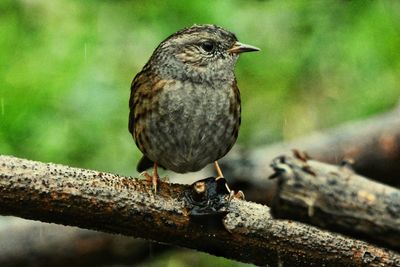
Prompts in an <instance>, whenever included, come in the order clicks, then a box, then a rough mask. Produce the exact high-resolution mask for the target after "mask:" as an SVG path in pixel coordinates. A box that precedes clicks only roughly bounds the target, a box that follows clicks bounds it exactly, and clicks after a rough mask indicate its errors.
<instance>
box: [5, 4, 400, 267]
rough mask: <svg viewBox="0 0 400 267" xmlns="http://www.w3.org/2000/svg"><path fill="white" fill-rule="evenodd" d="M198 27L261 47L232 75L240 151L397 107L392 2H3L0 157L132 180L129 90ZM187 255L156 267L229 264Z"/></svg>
mask: <svg viewBox="0 0 400 267" xmlns="http://www.w3.org/2000/svg"><path fill="white" fill-rule="evenodd" d="M194 23H197V24H202V23H213V24H217V25H219V26H222V27H225V28H227V29H229V30H231V31H233V32H235V33H236V35H237V36H238V38H239V40H240V41H243V42H245V43H249V44H253V45H255V46H258V47H260V48H261V49H262V51H261V52H259V53H251V54H245V55H243V56H242V57H241V58H240V60H239V62H238V64H237V68H236V73H237V78H238V83H239V88H240V89H241V95H242V103H243V109H242V110H243V118H242V128H241V131H240V136H239V141H238V144H239V145H241V146H246V147H249V148H251V147H254V146H258V145H260V144H267V143H271V142H275V141H280V140H288V139H292V138H295V137H298V136H302V135H306V134H308V133H309V132H312V131H315V130H319V129H324V128H328V127H332V126H334V125H338V124H340V123H343V122H345V121H351V120H357V119H361V118H364V117H368V116H370V115H372V114H375V113H379V112H384V111H385V110H389V109H391V108H393V107H394V106H395V105H396V104H397V103H398V100H399V97H400V1H339V0H335V1H333V0H332V1H331V0H326V1H322V0H321V1H239V0H236V1H228V0H222V1H190V2H187V1H178V0H176V1H146V2H145V1H121V0H120V1H106V0H104V1H95V0H86V1H78V0H57V1H48V0H2V1H0V154H8V155H14V156H18V157H23V158H28V159H33V160H41V161H51V162H57V163H62V164H68V165H72V166H77V167H82V168H91V169H96V170H101V171H108V172H115V173H119V174H123V175H132V176H135V175H137V173H136V172H135V165H136V162H137V160H138V159H139V156H140V154H139V151H138V150H137V149H136V146H135V145H134V142H133V141H132V139H131V136H130V135H129V133H128V130H127V119H128V112H129V111H128V99H129V93H130V82H131V80H132V78H133V77H134V75H135V74H136V73H137V72H138V71H140V69H141V67H142V66H143V65H144V64H145V63H146V61H147V59H148V58H149V57H150V55H151V53H152V51H153V50H154V48H155V47H156V46H157V45H158V44H159V43H160V42H161V41H162V40H163V39H164V38H165V37H167V36H168V35H170V34H171V33H173V32H175V31H177V30H178V29H181V28H183V27H187V26H191V25H192V24H194ZM360 130H361V131H362V129H360ZM195 255H196V256H197V263H198V265H195V262H194V261H193V257H192V256H191V257H189V258H190V260H188V257H184V256H180V257H175V256H174V255H171V256H164V257H167V258H166V259H164V260H163V265H161V266H165V265H164V264H165V263H166V262H167V263H168V264H169V265H167V266H186V264H188V262H190V265H191V266H204V264H205V263H204V262H207V261H210V262H213V261H218V265H221V264H224V263H225V264H226V266H232V264H234V263H233V262H229V261H226V262H225V261H223V260H222V261H221V259H217V258H213V257H211V256H205V255H203V254H195ZM154 264H156V263H154ZM151 266H158V265H157V264H156V265H151Z"/></svg>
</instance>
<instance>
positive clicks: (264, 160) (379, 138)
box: [220, 108, 400, 203]
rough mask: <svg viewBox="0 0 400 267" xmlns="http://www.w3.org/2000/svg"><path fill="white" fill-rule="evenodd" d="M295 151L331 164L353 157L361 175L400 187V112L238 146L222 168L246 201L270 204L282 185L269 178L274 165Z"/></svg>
mask: <svg viewBox="0 0 400 267" xmlns="http://www.w3.org/2000/svg"><path fill="white" fill-rule="evenodd" d="M292 149H298V150H301V151H305V152H307V154H309V155H310V156H311V157H312V158H314V159H316V160H319V161H323V162H327V163H331V164H339V163H340V162H341V161H342V160H343V159H349V158H351V159H353V161H354V165H353V168H354V170H355V171H356V172H357V173H359V174H361V175H364V176H366V177H369V178H371V179H374V180H376V181H380V182H382V183H386V184H389V185H392V186H395V187H400V179H399V173H400V164H399V162H400V108H399V109H396V110H394V111H391V112H388V113H385V114H381V115H377V116H374V117H371V118H368V119H364V120H361V121H356V122H349V123H347V124H344V125H341V126H338V127H337V128H333V129H330V130H325V131H322V132H317V133H311V134H309V135H307V136H306V137H304V138H299V139H296V140H293V141H285V142H282V143H276V144H272V145H266V146H261V147H258V148H256V149H251V150H248V149H240V148H238V147H237V146H236V149H235V150H234V151H231V152H230V153H229V154H228V155H227V157H225V158H224V159H223V161H221V162H220V165H221V168H222V169H223V171H224V174H225V176H226V177H228V182H229V181H230V182H231V183H232V184H237V185H238V186H239V187H240V188H241V189H242V190H243V191H244V193H245V194H246V197H247V196H248V198H249V199H251V200H253V201H257V202H259V203H270V201H271V196H272V195H273V194H274V193H275V188H276V184H275V181H271V180H268V177H269V176H270V175H272V174H273V170H272V169H271V168H270V167H269V164H270V162H271V161H272V160H273V159H274V158H275V157H276V156H277V155H283V154H288V153H290V151H291V150H292ZM229 178H230V179H229ZM233 187H235V186H233ZM260 192H264V193H263V194H261V193H260ZM265 192H267V193H265Z"/></svg>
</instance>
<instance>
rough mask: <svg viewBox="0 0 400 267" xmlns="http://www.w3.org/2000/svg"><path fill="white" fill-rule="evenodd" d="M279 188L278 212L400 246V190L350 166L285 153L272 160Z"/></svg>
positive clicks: (275, 209) (275, 202)
mask: <svg viewBox="0 0 400 267" xmlns="http://www.w3.org/2000/svg"><path fill="white" fill-rule="evenodd" d="M272 166H273V168H274V169H275V171H276V176H277V178H278V190H277V194H276V195H275V198H274V200H273V201H272V203H273V205H272V214H273V215H274V216H277V217H279V218H286V219H295V220H299V221H302V222H305V223H310V224H313V225H316V226H319V227H322V228H326V229H330V230H333V231H338V232H342V233H345V234H350V235H352V236H354V237H356V238H361V239H366V240H370V241H374V242H376V243H379V244H383V245H384V246H386V247H392V248H394V249H397V250H400V190H398V189H396V188H393V187H390V186H387V185H383V184H380V183H377V182H374V181H371V180H368V179H367V178H364V177H362V176H359V175H357V174H355V173H354V172H353V170H352V169H349V167H348V166H346V165H344V166H341V167H337V166H333V165H328V164H324V163H321V162H318V161H314V160H307V159H305V158H293V157H288V156H282V157H279V158H276V159H275V160H274V162H273V163H272Z"/></svg>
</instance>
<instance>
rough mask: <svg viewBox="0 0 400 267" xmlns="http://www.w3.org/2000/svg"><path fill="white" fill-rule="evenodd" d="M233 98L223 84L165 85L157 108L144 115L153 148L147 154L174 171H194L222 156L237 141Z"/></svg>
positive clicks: (226, 86) (235, 97) (237, 115)
mask: <svg viewBox="0 0 400 267" xmlns="http://www.w3.org/2000/svg"><path fill="white" fill-rule="evenodd" d="M236 99H237V96H236V95H235V92H234V90H232V88H231V86H230V84H226V83H225V84H222V83H221V84H212V83H210V84H196V83H192V82H190V81H174V82H173V83H169V84H167V85H166V86H165V87H164V89H163V90H162V91H161V92H160V97H159V99H158V105H157V109H156V110H154V111H153V112H152V114H151V116H149V117H148V118H147V122H146V128H147V129H148V131H149V143H151V147H152V149H151V151H149V150H148V151H147V153H148V157H149V158H150V159H152V160H154V161H156V162H158V163H159V164H160V165H162V166H164V167H166V168H167V169H171V170H173V171H175V172H189V171H197V170H199V169H201V168H203V167H204V166H205V165H207V164H208V163H211V162H213V161H215V160H217V159H219V158H221V157H222V156H224V155H225V154H226V153H227V152H228V151H229V150H230V148H231V147H232V145H233V144H234V143H235V141H236V137H237V130H238V124H239V120H240V118H239V117H240V106H238V105H240V103H237V101H236ZM232 105H233V106H234V107H232ZM235 109H239V111H238V112H237V110H236V112H233V110H235ZM235 130H236V133H235Z"/></svg>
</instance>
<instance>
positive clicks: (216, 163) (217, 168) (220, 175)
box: [214, 161, 230, 191]
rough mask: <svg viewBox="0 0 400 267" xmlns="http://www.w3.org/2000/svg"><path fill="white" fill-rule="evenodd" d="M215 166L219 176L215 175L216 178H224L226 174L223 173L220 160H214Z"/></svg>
mask: <svg viewBox="0 0 400 267" xmlns="http://www.w3.org/2000/svg"><path fill="white" fill-rule="evenodd" d="M214 168H215V171H216V172H217V177H215V180H218V179H221V178H224V175H223V174H222V171H221V168H220V167H219V164H218V161H214ZM229 191H230V190H229Z"/></svg>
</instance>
